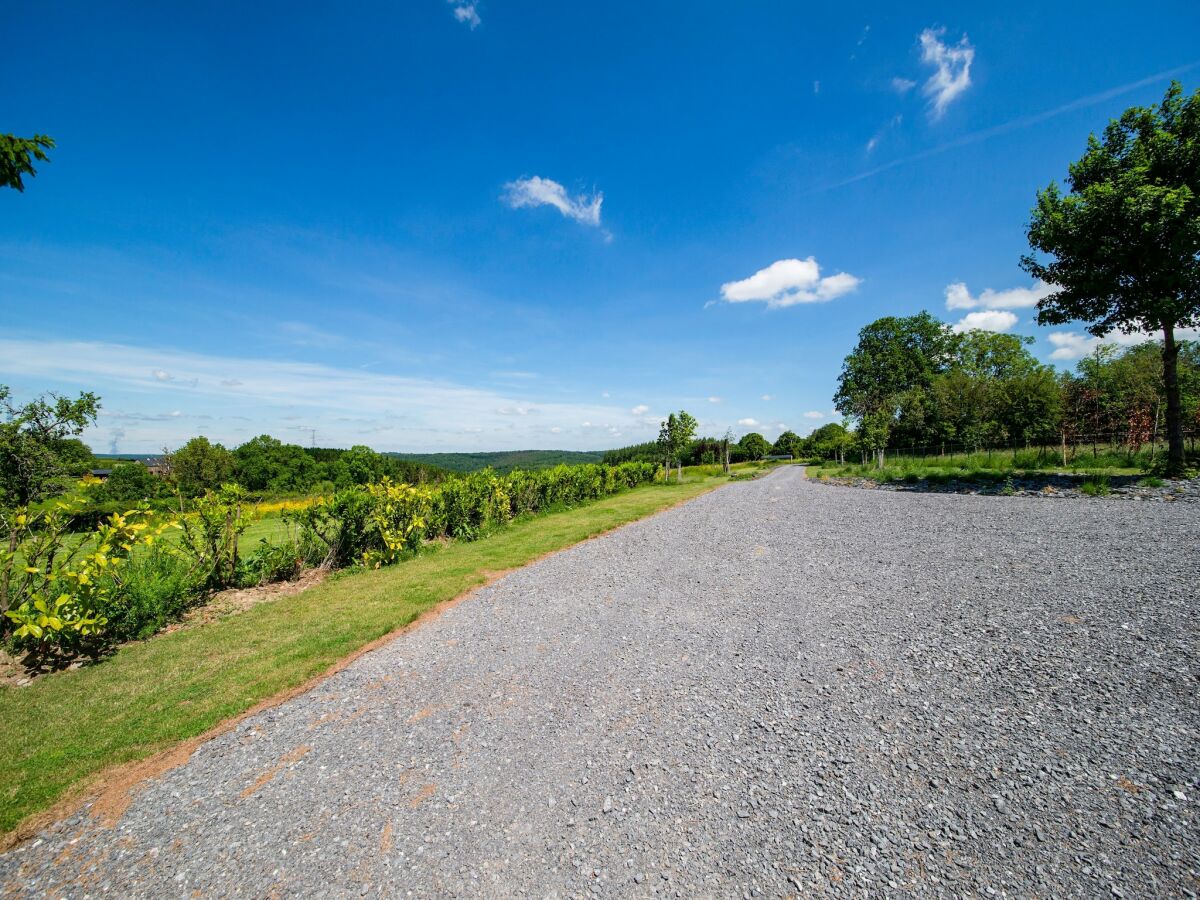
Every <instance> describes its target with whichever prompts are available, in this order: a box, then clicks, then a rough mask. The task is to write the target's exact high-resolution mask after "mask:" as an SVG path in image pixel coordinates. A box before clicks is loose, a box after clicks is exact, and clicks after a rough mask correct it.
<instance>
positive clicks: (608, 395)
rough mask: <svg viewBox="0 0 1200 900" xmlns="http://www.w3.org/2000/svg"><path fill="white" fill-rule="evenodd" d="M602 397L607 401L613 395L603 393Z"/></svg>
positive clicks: (606, 392)
mask: <svg viewBox="0 0 1200 900" xmlns="http://www.w3.org/2000/svg"><path fill="white" fill-rule="evenodd" d="M600 396H601V397H603V398H604V399H606V400H607V399H608V398H609V397H610V396H612V395H611V394H609V393H608V391H601V392H600Z"/></svg>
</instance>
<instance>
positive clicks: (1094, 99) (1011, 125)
mask: <svg viewBox="0 0 1200 900" xmlns="http://www.w3.org/2000/svg"><path fill="white" fill-rule="evenodd" d="M1196 66H1200V60H1197V61H1196V62H1190V63H1188V64H1187V65H1183V66H1177V67H1176V68H1174V69H1167V70H1166V71H1165V72H1158V73H1157V74H1155V75H1150V76H1149V77H1147V78H1142V79H1140V80H1138V81H1131V82H1130V83H1129V84H1122V85H1120V86H1119V87H1115V88H1109V89H1108V90H1107V91H1101V92H1100V93H1098V94H1089V95H1088V96H1086V97H1080V98H1079V99H1078V100H1072V101H1071V102H1070V103H1064V104H1063V105H1062V106H1056V107H1055V108H1054V109H1048V110H1046V111H1045V112H1040V113H1035V114H1034V115H1032V116H1022V117H1021V118H1019V119H1013V120H1012V121H1010V122H1004V123H1002V124H1000V125H994V126H992V127H991V128H985V129H983V130H982V131H975V132H972V133H971V134H966V135H963V136H962V137H960V138H955V139H954V140H952V141H947V142H946V143H944V144H939V145H938V146H936V147H931V148H929V149H928V150H922V151H921V152H920V153H913V154H911V155H909V156H902V157H900V158H899V159H893V160H892V161H891V162H888V163H884V164H883V165H882V166H876V167H875V168H874V169H868V170H867V171H866V172H862V173H860V174H858V175H854V176H852V177H850V178H846V179H843V180H842V181H835V182H834V183H833V184H827V185H824V186H823V187H819V188H814V189H813V190H812V191H810V193H813V194H820V193H823V192H824V191H831V190H833V189H834V188H840V187H845V186H846V185H848V184H854V182H856V181H862V180H863V179H864V178H871V177H872V176H874V175H878V174H879V173H880V172H886V171H887V170H888V169H894V168H896V167H897V166H903V165H906V164H908V163H910V162H916V161H917V160H919V159H928V158H929V157H931V156H937V155H938V154H939V153H945V152H946V151H947V150H954V149H955V148H957V147H964V146H966V145H967V144H978V143H979V142H980V141H986V140H988V139H989V138H994V137H995V136H996V135H998V134H1006V133H1007V132H1009V131H1016V130H1018V129H1020V128H1028V127H1029V126H1030V125H1037V124H1038V123H1039V122H1045V121H1046V120H1047V119H1053V118H1054V117H1055V116H1061V115H1063V114H1064V113H1069V112H1072V111H1074V110H1076V109H1082V108H1083V107H1085V106H1093V105H1095V104H1097V103H1103V102H1104V101H1105V100H1110V99H1112V98H1113V97H1119V96H1120V95H1121V94H1125V93H1128V92H1129V91H1136V90H1137V89H1138V88H1141V87H1145V86H1146V85H1148V84H1154V83H1155V82H1156V81H1162V80H1163V79H1164V78H1173V77H1174V76H1176V75H1180V74H1182V73H1184V72H1186V71H1188V70H1189V69H1194V68H1196Z"/></svg>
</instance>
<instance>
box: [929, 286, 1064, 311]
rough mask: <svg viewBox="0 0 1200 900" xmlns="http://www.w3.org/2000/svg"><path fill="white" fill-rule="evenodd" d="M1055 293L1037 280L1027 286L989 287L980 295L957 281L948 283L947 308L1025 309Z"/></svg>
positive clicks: (1051, 288)
mask: <svg viewBox="0 0 1200 900" xmlns="http://www.w3.org/2000/svg"><path fill="white" fill-rule="evenodd" d="M1052 293H1054V288H1053V287H1051V286H1050V285H1048V284H1046V283H1045V282H1044V281H1035V282H1034V283H1033V284H1032V285H1031V286H1030V287H1027V288H1023V287H1021V288H1010V289H1008V290H1007V291H994V290H992V289H991V288H987V289H986V290H985V291H984V292H983V293H982V294H980V295H979V296H978V297H974V296H972V295H971V292H970V291H969V290H967V286H966V284H964V283H963V282H961V281H956V282H955V283H954V284H949V285H946V309H1025V308H1027V307H1030V306H1037V304H1038V301H1039V300H1041V299H1043V298H1045V297H1048V296H1050V294H1052Z"/></svg>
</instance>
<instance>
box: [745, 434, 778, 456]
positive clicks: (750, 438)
mask: <svg viewBox="0 0 1200 900" xmlns="http://www.w3.org/2000/svg"><path fill="white" fill-rule="evenodd" d="M738 447H739V448H741V451H742V455H743V456H745V457H746V459H762V458H763V457H764V456H766V455H767V454H768V453H770V452H771V442H770V441H768V440H767V439H766V438H765V437H763V436H762V435H761V434H759V433H758V432H757V431H752V432H750V433H749V434H747V435H743V436H742V439H741V440H740V441H738Z"/></svg>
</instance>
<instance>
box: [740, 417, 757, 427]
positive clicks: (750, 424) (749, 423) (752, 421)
mask: <svg viewBox="0 0 1200 900" xmlns="http://www.w3.org/2000/svg"><path fill="white" fill-rule="evenodd" d="M737 423H738V424H739V425H741V426H742V427H743V428H753V427H754V426H755V425H757V424H758V419H749V418H747V419H738V421H737Z"/></svg>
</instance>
